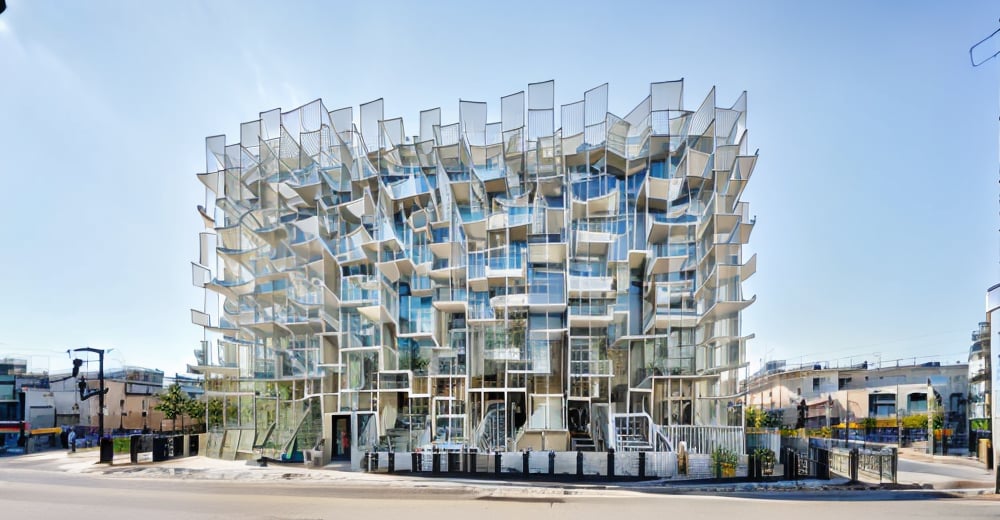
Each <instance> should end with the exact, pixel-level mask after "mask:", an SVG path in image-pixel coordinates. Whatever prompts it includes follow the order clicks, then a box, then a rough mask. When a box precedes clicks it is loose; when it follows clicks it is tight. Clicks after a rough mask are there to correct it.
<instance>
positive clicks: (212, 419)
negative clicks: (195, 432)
mask: <svg viewBox="0 0 1000 520" xmlns="http://www.w3.org/2000/svg"><path fill="white" fill-rule="evenodd" d="M206 408H208V410H207V415H206V419H207V420H206V421H205V430H206V431H208V430H209V429H211V428H213V427H215V428H221V427H222V399H209V400H208V406H207V407H206Z"/></svg>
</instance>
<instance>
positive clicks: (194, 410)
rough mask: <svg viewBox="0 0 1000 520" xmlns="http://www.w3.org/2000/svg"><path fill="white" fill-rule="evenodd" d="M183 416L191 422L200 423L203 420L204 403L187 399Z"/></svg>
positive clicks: (199, 400)
mask: <svg viewBox="0 0 1000 520" xmlns="http://www.w3.org/2000/svg"><path fill="white" fill-rule="evenodd" d="M185 414H186V415H187V416H188V417H190V418H191V421H192V422H196V423H200V422H204V420H205V401H204V400H201V399H189V400H188V406H187V410H185Z"/></svg>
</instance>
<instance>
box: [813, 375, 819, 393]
mask: <svg viewBox="0 0 1000 520" xmlns="http://www.w3.org/2000/svg"><path fill="white" fill-rule="evenodd" d="M819 381H820V378H818V377H814V378H813V392H818V391H819Z"/></svg>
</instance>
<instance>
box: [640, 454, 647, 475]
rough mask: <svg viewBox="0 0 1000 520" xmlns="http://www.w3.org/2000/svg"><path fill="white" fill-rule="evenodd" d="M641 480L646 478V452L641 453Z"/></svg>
mask: <svg viewBox="0 0 1000 520" xmlns="http://www.w3.org/2000/svg"><path fill="white" fill-rule="evenodd" d="M639 478H646V452H644V451H640V452H639Z"/></svg>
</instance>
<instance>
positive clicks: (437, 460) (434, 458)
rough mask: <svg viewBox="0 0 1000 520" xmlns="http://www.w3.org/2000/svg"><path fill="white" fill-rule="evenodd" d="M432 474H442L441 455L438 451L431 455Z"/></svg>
mask: <svg viewBox="0 0 1000 520" xmlns="http://www.w3.org/2000/svg"><path fill="white" fill-rule="evenodd" d="M431 473H433V474H435V475H437V474H439V473H441V453H440V452H438V451H437V450H434V453H431Z"/></svg>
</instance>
